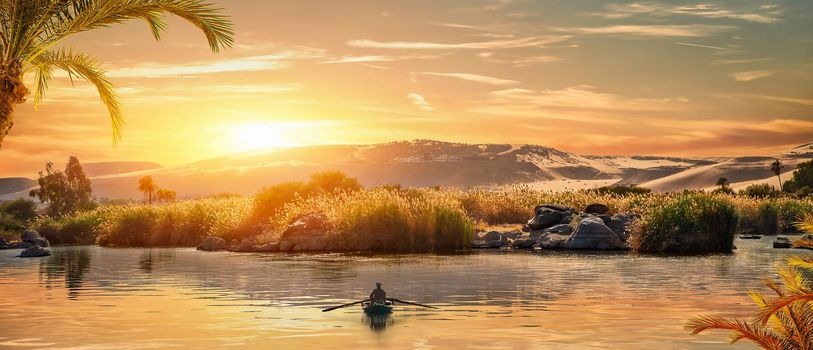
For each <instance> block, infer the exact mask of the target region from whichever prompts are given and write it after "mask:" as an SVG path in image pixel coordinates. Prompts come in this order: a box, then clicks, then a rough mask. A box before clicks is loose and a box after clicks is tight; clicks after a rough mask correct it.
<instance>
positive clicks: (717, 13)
mask: <svg viewBox="0 0 813 350" xmlns="http://www.w3.org/2000/svg"><path fill="white" fill-rule="evenodd" d="M606 8H607V11H606V12H602V13H597V15H599V16H602V17H605V18H625V17H631V16H635V15H647V16H655V17H668V16H675V15H682V16H695V17H702V18H730V19H738V20H743V21H747V22H757V23H775V22H778V21H780V19H779V18H778V17H776V16H777V15H778V14H779V13H780V12H779V11H778V10H776V9H777V7H776V6H775V5H772V6H768V7H766V6H764V5H763V6H760V8H759V10H762V13H758V12H735V11H732V10H727V9H723V8H721V7H719V6H717V5H713V4H697V5H686V6H669V5H666V4H661V3H631V4H611V5H607V7H606Z"/></svg>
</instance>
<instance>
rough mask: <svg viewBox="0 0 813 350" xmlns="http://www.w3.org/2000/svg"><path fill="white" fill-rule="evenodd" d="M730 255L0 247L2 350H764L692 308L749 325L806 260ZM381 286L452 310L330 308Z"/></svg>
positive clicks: (745, 251) (748, 250)
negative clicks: (785, 269) (782, 275)
mask: <svg viewBox="0 0 813 350" xmlns="http://www.w3.org/2000/svg"><path fill="white" fill-rule="evenodd" d="M736 245H737V246H738V247H739V248H740V249H739V250H737V251H736V253H734V254H732V255H715V256H703V257H653V256H635V255H631V254H586V253H580V254H568V253H542V254H540V253H531V252H482V253H474V254H468V255H454V256H436V255H408V256H348V255H262V254H248V253H247V254H236V253H203V252H197V251H194V250H191V249H109V248H99V247H61V248H53V249H52V251H53V256H51V257H47V258H42V259H20V258H13V256H14V255H15V254H17V253H18V251H0V348H10V349H15V348H34V349H36V348H43V349H45V348H47V349H166V348H182V349H187V348H241V349H256V348H268V349H271V348H273V349H298V350H300V349H322V348H331V349H356V348H358V349H361V348H387V349H737V348H739V349H754V348H755V347H753V346H751V345H750V344H747V343H741V344H739V345H737V346H735V347H732V346H729V345H726V342H725V339H726V338H727V334H725V333H719V332H718V333H712V334H709V335H701V336H697V337H692V336H689V335H688V334H687V333H686V332H685V331H684V330H683V328H682V327H683V324H684V323H685V321H686V320H687V319H688V318H689V317H690V316H692V315H696V314H698V313H704V312H718V313H722V314H725V315H729V316H746V315H748V313H749V312H750V311H751V310H752V308H751V303H750V301H749V299H748V297H747V295H746V291H747V290H748V289H749V288H754V287H758V286H759V280H760V279H761V278H762V277H764V276H769V275H771V274H772V272H773V267H772V266H773V265H774V264H775V263H776V262H777V261H779V260H781V259H782V258H783V257H784V256H786V255H788V254H792V253H795V254H805V252H804V251H799V250H795V251H790V250H775V249H772V248H770V247H769V245H770V240H769V239H768V238H765V239H763V240H762V241H738V242H737V243H736ZM376 281H381V282H383V283H384V288H385V289H386V290H387V291H388V293H389V296H392V297H395V298H400V299H404V300H413V301H419V302H424V303H431V304H433V305H437V306H441V307H442V310H440V311H437V310H427V309H420V308H413V307H403V306H398V307H397V310H396V312H395V314H393V315H392V316H390V317H388V318H385V319H375V320H371V319H370V318H367V317H365V316H364V315H363V313H362V312H361V310H360V309H359V308H356V307H351V308H346V309H340V310H336V311H333V312H328V313H322V312H320V308H322V307H326V306H331V305H335V304H339V303H344V302H348V301H352V300H358V299H360V298H363V297H364V296H365V295H367V294H369V291H370V289H372V287H373V284H374V282H376Z"/></svg>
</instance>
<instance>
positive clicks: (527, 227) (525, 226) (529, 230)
mask: <svg viewBox="0 0 813 350" xmlns="http://www.w3.org/2000/svg"><path fill="white" fill-rule="evenodd" d="M522 232H531V228H530V227H529V226H528V224H525V225H522Z"/></svg>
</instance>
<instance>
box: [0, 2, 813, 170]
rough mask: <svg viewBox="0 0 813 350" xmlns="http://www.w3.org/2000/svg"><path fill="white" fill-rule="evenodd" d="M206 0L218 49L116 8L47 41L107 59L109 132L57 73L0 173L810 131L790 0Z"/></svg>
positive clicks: (804, 33)
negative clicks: (113, 91) (118, 116)
mask: <svg viewBox="0 0 813 350" xmlns="http://www.w3.org/2000/svg"><path fill="white" fill-rule="evenodd" d="M216 2H217V3H218V4H219V5H220V6H222V7H223V8H224V9H225V12H226V13H228V14H229V15H230V16H232V19H233V21H234V23H235V30H236V37H235V39H236V45H235V46H234V47H233V48H231V49H229V50H226V51H225V52H222V53H220V54H212V53H211V52H210V51H209V49H208V46H207V44H206V41H205V40H204V38H203V36H202V35H201V34H200V33H199V32H198V31H197V30H196V29H195V28H194V27H192V26H191V25H188V24H187V23H185V22H181V21H180V20H172V21H170V28H169V31H168V33H167V34H166V35H165V36H164V37H163V39H162V41H160V42H155V41H154V40H153V39H152V36H151V34H150V32H149V30H148V29H147V27H146V25H145V24H144V23H142V22H132V23H129V24H126V25H121V26H116V27H112V28H109V29H105V30H98V31H94V32H89V33H84V34H81V35H78V36H75V37H73V38H72V39H71V40H69V41H66V42H64V43H62V46H65V47H74V48H76V49H78V50H80V51H83V52H86V53H89V54H92V55H95V56H96V57H97V58H98V60H99V62H100V63H101V65H102V66H103V67H104V68H105V69H106V70H107V71H108V74H109V76H110V78H111V80H112V81H113V82H114V84H115V85H116V86H117V87H118V92H119V94H120V97H121V100H122V103H123V105H124V111H125V113H126V118H127V122H126V123H127V125H126V127H125V129H124V139H123V141H122V142H120V143H119V144H118V145H117V146H115V147H114V146H113V145H112V142H111V136H110V135H111V131H110V123H109V120H108V117H107V114H106V110H105V108H104V107H103V106H102V105H101V104H100V102H99V98H98V96H97V94H96V92H95V90H94V89H93V88H91V87H90V86H89V85H87V84H84V83H76V85H75V86H73V87H72V86H71V84H70V82H69V81H68V80H67V78H64V77H63V78H60V79H57V80H56V81H55V82H54V83H53V84H52V86H51V90H50V92H49V94H48V96H47V97H48V98H47V99H46V101H45V102H44V103H43V105H42V106H41V107H40V109H39V110H38V111H36V112H35V111H34V109H33V107H32V105H31V104H30V103H28V104H26V105H23V106H19V107H18V109H17V112H16V115H15V125H14V128H13V129H12V131H11V134H10V135H9V136H8V138H7V139H6V140H5V142H4V143H3V149H2V150H0V176H27V177H34V176H35V174H36V171H37V170H39V169H41V168H43V165H44V163H45V162H47V161H54V162H55V163H57V164H63V163H65V162H66V160H67V157H68V156H70V155H76V156H78V157H79V159H80V160H82V161H83V162H91V161H112V160H146V161H155V162H158V163H161V164H163V165H176V164H182V163H185V162H191V161H195V160H199V159H203V158H211V157H216V156H220V155H225V154H231V153H235V152H241V151H245V150H250V149H256V148H258V147H273V146H300V145H315V144H343V143H353V144H364V143H376V142H386V141H395V140H406V139H416V138H421V139H439V140H444V141H455V142H468V143H533V144H541V145H546V146H551V147H556V148H559V149H562V150H565V151H570V152H575V153H581V154H652V155H694V156H710V155H762V154H767V155H770V154H772V153H774V152H778V151H781V150H785V149H788V148H790V147H792V146H795V145H798V144H802V143H806V142H810V141H813V2H810V1H806V0H799V1H727V2H704V3H699V2H671V1H670V2H605V1H531V0H524V1H523V0H459V1H439V0H413V1H391V0H367V1H362V0H347V1H321V0H308V1H303V0H290V1H288V0H285V1H283V0H275V1H261V0H217V1H216ZM30 78H31V77H29V80H30Z"/></svg>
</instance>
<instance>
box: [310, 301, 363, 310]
mask: <svg viewBox="0 0 813 350" xmlns="http://www.w3.org/2000/svg"><path fill="white" fill-rule="evenodd" d="M366 301H370V299H364V300H359V301H354V302H352V303H347V304H343V305H339V306H333V307H329V308H327V309H323V310H322V312H328V311H333V310H336V309H341V308H343V307H348V306H353V305H356V304H361V303H363V302H366Z"/></svg>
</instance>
